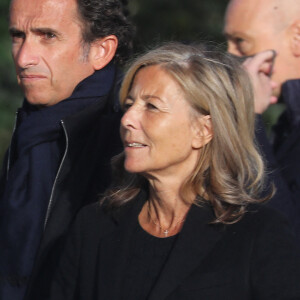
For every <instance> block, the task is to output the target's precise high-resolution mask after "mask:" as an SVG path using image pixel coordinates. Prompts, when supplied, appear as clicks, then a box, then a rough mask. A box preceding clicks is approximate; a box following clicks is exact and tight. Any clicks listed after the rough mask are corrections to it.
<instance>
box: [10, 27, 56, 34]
mask: <svg viewBox="0 0 300 300" xmlns="http://www.w3.org/2000/svg"><path fill="white" fill-rule="evenodd" d="M30 31H31V32H34V33H53V34H54V35H57V36H60V35H61V34H60V33H59V32H58V31H57V30H55V29H53V28H50V27H37V28H32V29H30ZM9 33H10V35H14V34H19V33H24V31H22V30H20V29H18V28H16V27H11V28H9Z"/></svg>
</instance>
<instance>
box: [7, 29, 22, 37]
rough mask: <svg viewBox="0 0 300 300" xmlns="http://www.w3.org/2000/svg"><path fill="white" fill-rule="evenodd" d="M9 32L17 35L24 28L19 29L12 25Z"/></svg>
mask: <svg viewBox="0 0 300 300" xmlns="http://www.w3.org/2000/svg"><path fill="white" fill-rule="evenodd" d="M8 32H9V34H10V35H15V34H19V33H23V31H22V30H19V29H17V28H15V27H10V28H9V29H8Z"/></svg>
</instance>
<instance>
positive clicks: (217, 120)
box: [52, 43, 300, 300]
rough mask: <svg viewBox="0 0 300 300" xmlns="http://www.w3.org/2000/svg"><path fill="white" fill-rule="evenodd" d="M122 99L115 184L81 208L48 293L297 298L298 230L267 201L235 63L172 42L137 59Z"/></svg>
mask: <svg viewBox="0 0 300 300" xmlns="http://www.w3.org/2000/svg"><path fill="white" fill-rule="evenodd" d="M120 96H121V97H120V98H121V104H122V106H123V108H124V116H123V118H122V121H121V137H122V140H123V143H124V152H123V153H122V154H121V155H120V156H119V157H117V158H116V160H115V162H114V164H115V171H116V174H117V178H116V182H115V185H114V186H113V187H112V188H111V189H110V190H109V191H107V193H106V195H105V197H104V198H103V199H102V202H101V205H99V204H98V205H93V206H89V207H87V208H86V209H84V210H83V211H82V212H81V213H80V214H79V216H78V218H77V220H76V222H75V225H74V228H73V231H72V232H71V234H70V238H69V242H68V244H67V246H66V250H65V253H64V256H63V257H62V260H61V263H60V265H59V270H58V273H57V277H56V279H55V282H54V283H53V288H52V299H55V300H58V299H84V300H88V299H106V300H108V299H109V300H113V299H115V300H117V299H126V300H129V299H130V300H134V299H136V300H143V299H149V300H161V299H166V300H171V299H172V300H177V299H178V300H179V299H182V300H183V299H184V300H187V299H188V300H192V299H205V300H210V299H212V300H217V299H220V300H221V299H222V300H224V299H230V300H235V299H236V300H241V299H255V300H257V299H263V300H266V299H272V300H274V299H300V284H299V282H300V258H299V251H298V250H297V249H296V246H295V244H294V243H295V241H294V237H293V235H292V233H291V232H290V229H289V227H288V225H287V224H286V221H285V220H284V219H283V217H281V215H279V214H277V213H276V212H275V211H272V210H270V209H268V208H266V207H264V205H263V204H261V202H263V201H264V200H265V199H260V195H261V193H262V190H263V189H264V183H263V182H264V165H263V161H262V159H261V156H260V155H259V153H258V151H257V148H256V146H255V144H254V142H253V139H254V113H253V95H252V90H251V87H250V83H249V79H248V77H247V75H246V73H245V72H244V71H243V70H242V69H241V68H240V66H239V65H238V63H236V62H235V61H234V59H232V58H229V57H227V56H226V55H223V54H221V53H219V52H214V51H212V52H211V51H205V50H202V49H200V48H198V47H193V46H186V45H182V44H177V43H175V44H174V43H173V44H168V45H165V46H162V47H160V48H158V49H154V50H152V51H150V52H149V53H147V54H145V55H143V56H141V57H140V58H138V59H136V61H135V62H133V64H132V66H131V67H130V69H129V70H128V72H127V74H126V76H125V79H124V82H123V86H122V89H121V93H120Z"/></svg>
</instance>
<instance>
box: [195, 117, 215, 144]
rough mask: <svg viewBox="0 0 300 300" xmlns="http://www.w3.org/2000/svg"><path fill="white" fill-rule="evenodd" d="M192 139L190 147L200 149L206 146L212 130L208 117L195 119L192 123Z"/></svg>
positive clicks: (211, 135)
mask: <svg viewBox="0 0 300 300" xmlns="http://www.w3.org/2000/svg"><path fill="white" fill-rule="evenodd" d="M193 123H194V124H193V131H194V137H193V142H192V146H193V148H194V149H200V148H202V147H203V146H205V145H206V144H208V143H209V142H210V141H211V139H212V137H213V128H212V122H211V117H210V115H206V116H201V117H197V118H195V120H194V122H193Z"/></svg>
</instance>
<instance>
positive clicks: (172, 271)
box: [149, 205, 222, 300]
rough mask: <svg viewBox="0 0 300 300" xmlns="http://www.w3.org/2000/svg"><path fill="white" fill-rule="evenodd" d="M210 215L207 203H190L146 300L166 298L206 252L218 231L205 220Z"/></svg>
mask: <svg viewBox="0 0 300 300" xmlns="http://www.w3.org/2000/svg"><path fill="white" fill-rule="evenodd" d="M213 218H214V215H213V212H212V209H211V208H210V207H209V206H208V205H203V206H201V207H199V206H196V205H193V206H192V207H191V209H190V211H189V213H188V216H187V219H186V221H185V223H184V226H183V228H182V230H181V233H180V234H179V236H178V239H177V241H176V243H175V245H174V248H173V250H172V252H171V254H170V257H169V259H168V261H167V262H166V264H165V267H164V268H163V270H162V272H161V275H160V276H159V278H158V280H157V282H156V284H155V286H154V288H153V290H152V292H151V293H150V296H149V300H160V299H166V297H167V296H168V295H169V294H170V293H171V292H172V291H173V290H174V289H176V287H177V286H178V285H179V284H180V283H181V282H182V281H183V280H184V279H185V278H186V277H187V276H188V275H189V274H190V273H191V272H192V271H193V270H194V269H195V268H196V267H198V266H199V265H200V263H201V261H202V260H203V259H204V258H205V257H206V256H207V255H208V254H209V253H210V251H211V249H212V248H213V247H214V246H215V244H216V242H217V241H218V240H219V239H220V237H221V235H222V234H221V233H220V231H219V230H217V229H216V225H210V224H209V222H211V221H212V220H213Z"/></svg>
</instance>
